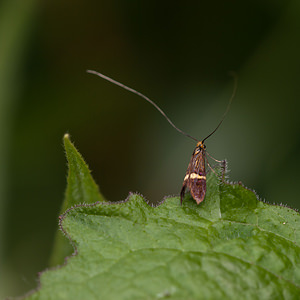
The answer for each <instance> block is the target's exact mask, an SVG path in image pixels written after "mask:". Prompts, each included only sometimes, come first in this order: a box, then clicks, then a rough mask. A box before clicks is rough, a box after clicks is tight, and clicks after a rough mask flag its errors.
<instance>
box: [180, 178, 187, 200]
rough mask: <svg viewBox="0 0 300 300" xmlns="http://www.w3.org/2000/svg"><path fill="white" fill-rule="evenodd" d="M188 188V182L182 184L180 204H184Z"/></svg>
mask: <svg viewBox="0 0 300 300" xmlns="http://www.w3.org/2000/svg"><path fill="white" fill-rule="evenodd" d="M185 189H186V183H184V184H183V185H182V188H181V191H180V205H182V202H183V198H184V194H185Z"/></svg>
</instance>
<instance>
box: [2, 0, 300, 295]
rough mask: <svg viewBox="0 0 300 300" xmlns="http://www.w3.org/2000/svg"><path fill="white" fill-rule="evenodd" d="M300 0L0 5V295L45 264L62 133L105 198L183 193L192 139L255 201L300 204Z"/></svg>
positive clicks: (59, 0) (59, 193) (61, 179)
mask: <svg viewBox="0 0 300 300" xmlns="http://www.w3.org/2000/svg"><path fill="white" fill-rule="evenodd" d="M299 53H300V2H299V1H298V0H294V1H287V0H275V1H274V0H272V1H271V0H256V1H253V0H251V1H250V0H245V1H234V0H232V1H223V0H216V1H188V2H185V3H183V2H182V3H181V2H175V1H124V0H109V1H92V0H88V1H79V0H73V1H63V0H52V1H48V2H46V1H37V0H28V1H24V0H6V1H4V2H2V3H1V6H0V105H1V106H0V122H1V123H0V165H1V166H0V179H1V180H0V200H1V202H0V205H1V206H0V220H1V221H0V222H1V232H0V234H1V236H0V246H1V252H0V255H1V266H0V272H1V274H0V282H1V283H2V287H0V290H1V294H0V297H1V296H7V295H11V296H13V295H20V294H22V293H24V292H26V291H28V290H30V289H32V288H33V287H35V286H36V278H37V277H36V274H37V272H38V271H41V270H43V269H45V268H46V267H47V266H48V259H49V255H50V253H51V250H52V248H51V247H52V242H53V238H54V234H55V231H56V229H57V220H58V219H57V218H58V214H59V211H60V206H61V203H62V200H63V196H64V190H65V186H66V172H67V168H66V160H65V157H64V150H63V147H62V137H63V135H64V133H66V132H68V133H70V135H71V137H72V140H73V141H74V142H75V145H76V146H77V148H78V149H79V151H80V152H81V153H82V155H83V156H84V158H85V160H86V161H87V163H88V164H89V166H90V168H91V169H92V171H93V176H94V178H95V180H96V182H97V183H98V184H99V186H100V188H101V191H102V192H103V194H104V195H105V196H106V198H107V199H109V200H120V199H124V198H126V197H127V195H128V192H129V191H138V192H140V193H142V194H143V195H144V196H145V197H147V198H148V199H149V200H152V201H159V200H160V199H162V197H164V195H173V194H175V195H177V194H178V193H179V191H180V188H181V184H182V180H183V177H184V174H185V171H186V167H187V164H188V162H189V159H190V156H191V154H192V151H193V149H194V147H195V142H194V141H192V140H190V139H187V138H186V137H184V136H182V135H180V134H179V133H178V132H176V131H175V130H174V129H173V128H172V127H171V126H170V125H169V124H168V123H167V122H166V120H165V119H164V118H163V117H162V116H161V115H160V114H159V113H158V112H157V111H156V110H155V109H154V108H153V107H152V106H150V105H149V103H147V102H146V101H144V100H142V99H141V98H138V97H137V96H135V95H133V94H130V93H128V92H127V91H124V90H122V89H120V88H119V87H117V86H114V85H112V84H110V83H108V82H106V81H104V80H102V79H100V78H98V77H96V76H93V75H90V74H87V73H86V70H87V69H94V70H97V71H100V72H102V73H104V74H106V75H109V76H111V77H113V78H114V79H116V80H119V81H121V82H123V83H124V84H127V85H129V86H131V87H133V88H135V89H137V90H139V91H141V92H142V93H145V94H146V95H147V96H149V97H150V98H152V99H153V100H154V101H155V102H156V103H157V104H158V105H159V106H160V107H161V108H162V109H163V110H164V111H165V112H166V113H167V115H168V116H169V117H170V118H171V120H172V121H173V122H174V123H175V124H176V125H177V126H178V127H180V128H181V129H182V130H184V131H186V132H188V133H189V134H191V135H192V136H195V137H196V138H198V139H202V138H204V137H205V136H206V135H207V134H209V133H210V132H211V131H212V130H213V129H214V128H215V126H216V125H217V124H218V122H219V121H220V119H221V116H222V114H223V112H224V111H225V108H226V105H227V103H228V100H229V98H230V95H231V92H232V89H233V80H232V78H230V77H229V76H228V71H230V70H234V71H236V72H237V73H238V75H239V84H238V91H237V95H236V97H235V99H234V101H233V103H232V107H231V110H230V112H229V113H228V115H227V117H226V119H225V121H224V123H223V124H222V127H221V128H220V129H219V130H218V131H217V132H216V134H215V135H214V136H213V137H211V138H210V139H209V140H207V142H206V145H207V149H208V152H209V153H210V154H211V155H212V156H214V157H215V158H217V159H224V158H226V159H227V160H228V161H229V169H230V173H229V176H230V180H232V181H242V182H243V183H244V184H245V185H246V186H248V187H250V188H251V189H254V190H256V191H257V193H258V195H259V196H260V197H261V199H265V200H266V201H268V202H271V203H273V202H275V203H284V204H287V205H288V206H291V207H294V208H300V202H299V200H298V199H299V197H298V184H299V179H300V174H299V166H300V158H299V146H300V135H299V129H300V121H299V106H300V104H299V99H300V84H299V83H300V55H299Z"/></svg>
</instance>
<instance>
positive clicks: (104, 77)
mask: <svg viewBox="0 0 300 300" xmlns="http://www.w3.org/2000/svg"><path fill="white" fill-rule="evenodd" d="M87 72H88V73H90V74H94V75H97V76H99V77H101V78H103V79H105V80H107V81H109V82H111V83H113V84H115V85H118V86H120V87H121V88H123V89H125V90H127V91H129V92H131V93H134V94H136V95H138V96H140V97H142V98H143V99H145V100H146V101H148V102H149V103H150V104H152V105H153V106H154V107H155V108H156V109H157V110H158V111H159V112H160V113H161V114H162V115H163V116H164V117H165V118H166V120H167V121H168V122H169V123H170V124H171V126H172V127H174V128H175V129H176V130H177V131H178V132H180V133H182V134H183V135H185V136H187V137H189V138H191V139H193V140H194V141H196V142H198V140H197V139H196V138H194V137H192V136H191V135H189V134H187V133H185V132H184V131H182V130H180V129H179V128H178V127H176V126H175V125H174V124H173V122H172V121H171V120H170V119H169V118H168V117H167V115H166V114H165V113H164V112H163V110H162V109H161V108H160V107H159V106H158V105H157V104H156V103H155V102H153V101H152V100H151V99H149V98H148V97H147V96H145V95H143V94H142V93H140V92H138V91H136V90H134V89H132V88H130V87H129V86H127V85H125V84H122V83H121V82H118V81H116V80H114V79H112V78H110V77H108V76H106V75H104V74H102V73H99V72H96V71H92V70H87ZM222 121H223V120H222ZM221 123H222V122H221ZM220 125H221V124H219V125H218V127H219V126H220Z"/></svg>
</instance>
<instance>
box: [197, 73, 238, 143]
mask: <svg viewBox="0 0 300 300" xmlns="http://www.w3.org/2000/svg"><path fill="white" fill-rule="evenodd" d="M229 75H230V76H232V77H233V79H234V86H233V92H232V94H231V97H230V100H229V102H228V105H227V108H226V110H225V113H224V115H223V117H222V119H221V121H220V123H219V124H218V126H217V127H216V128H215V129H214V130H213V131H212V132H211V133H210V134H209V135H208V136H207V137H206V138H204V139H203V140H202V143H204V141H205V140H207V139H208V138H209V137H210V136H212V135H213V134H214V133H215V132H216V131H217V130H218V128H219V127H220V126H221V124H222V122H223V121H224V119H225V117H226V115H227V113H228V111H229V109H230V105H231V102H232V100H233V98H234V97H235V94H236V89H237V80H238V77H237V75H236V73H235V72H233V71H231V72H229Z"/></svg>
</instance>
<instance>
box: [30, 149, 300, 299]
mask: <svg viewBox="0 0 300 300" xmlns="http://www.w3.org/2000/svg"><path fill="white" fill-rule="evenodd" d="M69 151H71V152H72V155H74V157H76V156H78V155H79V154H78V153H77V152H75V151H73V148H70V149H69ZM67 152H68V150H67ZM78 157H79V156H78ZM78 157H77V158H78ZM68 159H69V156H68ZM72 161H73V163H74V164H76V163H77V161H78V160H77V159H74V160H72ZM79 161H81V160H79ZM75 169H76V168H75ZM70 172H71V173H72V168H71V167H70ZM70 176H73V175H72V174H69V177H70ZM87 176H89V173H88V174H87ZM83 177H84V178H83V179H82V182H85V181H86V180H87V178H85V176H83ZM82 182H81V181H80V180H79V179H78V184H79V185H80V186H82V184H83V183H82ZM68 184H69V185H70V184H71V181H70V180H69V181H68ZM68 188H69V187H68ZM299 224H300V217H299V214H298V213H297V212H295V211H294V210H292V209H289V208H286V207H283V206H274V205H269V204H267V203H264V202H262V201H259V200H258V198H257V196H256V194H255V193H254V192H253V191H251V190H249V189H247V188H245V187H244V186H242V185H241V184H229V183H223V182H219V179H218V177H217V176H216V175H215V174H214V173H213V172H210V174H209V175H208V180H207V194H206V198H205V200H204V202H203V203H201V204H200V205H197V204H196V202H195V201H194V200H193V199H191V198H190V197H186V198H185V200H184V203H183V206H180V201H179V198H178V197H174V198H167V199H165V200H164V201H162V202H161V203H160V205H159V206H157V207H153V206H150V205H149V204H147V202H146V201H145V199H144V198H143V197H142V196H140V195H137V194H130V195H129V197H128V199H126V200H125V201H120V202H119V203H108V202H97V203H93V204H84V205H78V206H77V207H73V208H69V209H68V210H67V211H66V212H65V213H64V214H63V215H62V216H61V217H60V227H61V229H62V231H63V232H64V234H65V235H66V236H67V237H68V238H69V239H70V240H71V241H72V243H73V245H74V247H75V252H74V255H73V256H72V257H70V258H69V259H68V260H67V263H66V265H64V266H62V267H61V268H59V269H55V270H48V271H45V272H44V273H43V274H42V275H41V277H40V287H39V288H38V290H37V291H35V292H34V293H33V294H32V295H31V296H29V297H28V299H162V298H168V299H298V298H299V294H300V248H299V244H300V234H299Z"/></svg>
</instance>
